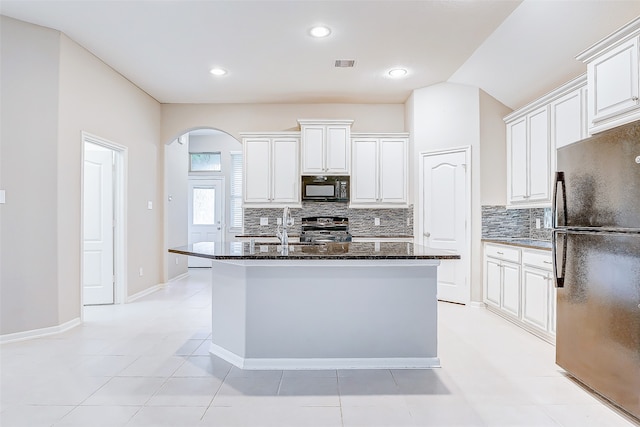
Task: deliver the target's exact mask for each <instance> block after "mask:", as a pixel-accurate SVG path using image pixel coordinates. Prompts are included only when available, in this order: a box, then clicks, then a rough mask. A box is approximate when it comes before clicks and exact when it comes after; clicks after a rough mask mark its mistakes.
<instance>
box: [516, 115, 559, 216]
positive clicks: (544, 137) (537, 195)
mask: <svg viewBox="0 0 640 427" xmlns="http://www.w3.org/2000/svg"><path fill="white" fill-rule="evenodd" d="M549 136H550V135H549V108H548V107H547V106H544V107H542V108H538V109H536V110H533V111H531V112H529V113H527V114H525V115H524V116H521V117H518V118H516V119H515V120H513V121H510V122H508V123H507V159H508V161H507V184H508V186H507V200H508V202H509V204H510V205H514V206H515V205H527V206H533V205H535V204H547V203H549V202H550V201H551V196H550V191H551V185H550V183H549V180H550V177H551V160H550V158H551V156H550V151H551V145H550V138H549Z"/></svg>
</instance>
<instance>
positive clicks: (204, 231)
mask: <svg viewBox="0 0 640 427" xmlns="http://www.w3.org/2000/svg"><path fill="white" fill-rule="evenodd" d="M223 184H224V181H223V180H222V179H198V178H192V179H189V209H188V211H189V244H190V245H192V244H195V243H199V242H222V241H223V239H224V233H223V231H224V221H223V212H224V209H223V206H222V205H223V201H224V194H223V191H224V190H223V189H224V185H223ZM187 265H188V266H189V267H211V261H210V260H208V259H206V258H198V257H189V258H188V262H187Z"/></svg>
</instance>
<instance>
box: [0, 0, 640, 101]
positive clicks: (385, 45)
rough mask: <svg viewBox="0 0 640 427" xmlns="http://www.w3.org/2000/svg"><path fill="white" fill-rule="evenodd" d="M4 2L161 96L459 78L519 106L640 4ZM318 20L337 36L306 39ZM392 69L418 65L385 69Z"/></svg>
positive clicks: (305, 92) (388, 95)
mask: <svg viewBox="0 0 640 427" xmlns="http://www.w3.org/2000/svg"><path fill="white" fill-rule="evenodd" d="M0 12H1V13H2V14H3V15H6V16H10V17H13V18H16V19H20V20H23V21H27V22H31V23H35V24H38V25H42V26H45V27H49V28H54V29H57V30H60V31H62V32H63V33H65V34H66V35H67V36H69V37H70V38H71V39H73V40H74V41H76V42H77V43H79V44H80V45H82V46H84V47H85V48H86V49H88V50H89V51H91V52H93V53H94V54H95V55H96V56H97V57H99V58H101V59H102V60H103V61H104V62H105V63H107V64H108V65H110V66H111V67H113V68H114V69H115V70H117V71H118V72H120V73H121V74H122V75H124V76H125V77H126V78H127V79H129V80H130V81H132V82H133V83H135V84H136V85H137V86H139V87H140V88H142V89H143V90H144V91H146V92H147V93H149V94H150V95H151V96H153V97H154V98H155V99H157V100H158V101H160V102H162V103H403V102H404V101H405V100H406V99H407V98H408V96H409V95H410V93H411V91H412V90H414V89H417V88H421V87H426V86H429V85H432V84H435V83H439V82H444V81H452V82H456V83H462V84H469V85H473V86H477V87H480V88H482V89H483V90H485V91H486V92H488V93H489V94H491V95H492V96H494V97H495V98H496V99H498V100H500V101H501V102H502V103H504V104H505V105H507V106H509V107H511V108H517V107H520V106H522V105H523V104H525V103H527V102H529V101H531V100H532V99H534V98H535V97H537V96H540V95H542V94H543V93H545V92H547V91H549V90H551V89H553V88H554V87H556V86H558V85H560V84H562V83H563V82H565V81H567V80H569V79H571V78H572V77H575V76H577V75H579V74H580V73H582V72H584V71H585V66H584V64H581V63H579V62H578V61H576V60H575V59H574V57H575V55H576V54H578V53H579V52H580V51H582V50H583V49H585V48H587V47H589V46H590V45H591V44H593V43H595V42H596V41H598V40H599V39H601V38H602V37H604V36H606V35H607V34H609V33H611V32H612V31H614V30H615V29H617V28H619V27H621V26H622V25H624V24H625V23H627V22H629V21H631V20H632V19H634V18H635V17H636V16H638V15H640V1H638V0H628V1H614V0H564V1H560V0H525V1H524V2H522V3H521V2H520V1H519V0H507V1H505V0H502V1H495V0H475V1H474V0H464V1H427V0H424V1H419V0H418V1H416V0H414V1H403V0H391V1H368V0H350V1H333V0H332V1H329V0H325V1H312V0H296V1H273V0H259V1H245V0H231V1H221V0H195V1H189V0H174V1H159V0H82V1H81V0H71V1H69V0H42V1H36V0H2V1H1V2H0ZM318 23H323V24H326V25H328V26H330V27H331V28H332V30H333V32H332V34H331V36H330V37H328V38H326V39H312V38H311V37H309V36H308V35H307V32H308V30H309V28H310V27H312V26H313V25H315V24H318ZM336 59H355V61H356V65H355V67H354V68H348V69H344V68H335V67H334V62H335V60H336ZM214 66H219V67H223V68H225V69H227V70H229V73H228V74H227V75H226V76H224V77H214V76H212V75H211V74H209V69H210V68H212V67H214ZM395 66H403V67H406V68H407V69H408V70H409V75H408V76H407V77H405V78H403V79H390V78H387V77H385V73H386V71H388V70H389V69H390V68H393V67H395Z"/></svg>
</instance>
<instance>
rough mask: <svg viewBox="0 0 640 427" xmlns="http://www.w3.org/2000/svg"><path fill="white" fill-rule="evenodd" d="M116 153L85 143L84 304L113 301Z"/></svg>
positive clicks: (110, 302) (109, 302)
mask: <svg viewBox="0 0 640 427" xmlns="http://www.w3.org/2000/svg"><path fill="white" fill-rule="evenodd" d="M113 169H114V152H113V151H112V150H109V149H107V148H104V147H101V146H99V145H96V144H92V143H89V142H85V152H84V203H83V205H84V210H83V212H84V216H83V220H84V231H83V239H84V253H83V278H82V286H83V303H84V305H97V304H113V303H114V277H115V276H114V268H113V267H114V252H113V242H114V236H113V225H114V210H113V205H114V204H113V194H114V191H113V187H114V185H113Z"/></svg>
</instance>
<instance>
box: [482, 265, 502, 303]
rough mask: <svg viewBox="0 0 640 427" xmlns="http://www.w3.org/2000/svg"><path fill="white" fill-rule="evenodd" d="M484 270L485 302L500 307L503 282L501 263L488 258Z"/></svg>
mask: <svg viewBox="0 0 640 427" xmlns="http://www.w3.org/2000/svg"><path fill="white" fill-rule="evenodd" d="M484 269H485V272H484V300H485V302H487V303H489V304H492V305H494V306H496V307H500V299H501V298H500V294H501V291H500V283H501V282H502V277H501V273H500V272H501V267H500V263H499V262H498V261H496V260H494V259H491V258H486V261H485V264H484Z"/></svg>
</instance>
